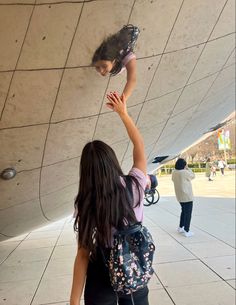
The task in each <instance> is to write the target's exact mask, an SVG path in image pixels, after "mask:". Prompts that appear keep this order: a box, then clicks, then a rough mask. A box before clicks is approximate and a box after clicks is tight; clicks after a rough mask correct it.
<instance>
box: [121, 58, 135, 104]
mask: <svg viewBox="0 0 236 305" xmlns="http://www.w3.org/2000/svg"><path fill="white" fill-rule="evenodd" d="M125 67H126V70H127V82H126V85H125V87H124V90H123V94H124V99H125V100H127V99H128V98H129V97H130V95H131V94H132V92H133V90H134V87H135V85H136V81H137V78H136V58H133V59H131V60H130V61H129V62H128V63H127V65H126V66H125Z"/></svg>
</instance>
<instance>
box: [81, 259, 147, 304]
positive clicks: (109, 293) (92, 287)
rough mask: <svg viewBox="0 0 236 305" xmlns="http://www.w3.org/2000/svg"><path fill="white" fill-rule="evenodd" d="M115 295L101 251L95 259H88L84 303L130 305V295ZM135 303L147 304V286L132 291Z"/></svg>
mask: <svg viewBox="0 0 236 305" xmlns="http://www.w3.org/2000/svg"><path fill="white" fill-rule="evenodd" d="M118 299H119V300H118ZM118 299H117V295H116V294H115V292H114V290H113V289H112V287H111V284H110V279H109V273H108V269H107V267H106V266H105V264H104V260H103V257H102V255H101V253H98V255H97V259H96V261H90V262H89V265H88V271H87V279H86V284H85V291H84V300H85V305H117V302H118V304H119V305H132V304H133V303H132V299H131V295H119V298H118ZM133 300H134V304H135V305H149V303H148V288H147V287H145V288H143V289H140V290H138V291H136V292H134V293H133Z"/></svg>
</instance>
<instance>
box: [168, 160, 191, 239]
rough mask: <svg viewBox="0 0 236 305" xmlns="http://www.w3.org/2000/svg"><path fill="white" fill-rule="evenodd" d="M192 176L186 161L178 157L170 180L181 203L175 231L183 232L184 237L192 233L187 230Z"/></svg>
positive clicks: (189, 219) (189, 217)
mask: <svg viewBox="0 0 236 305" xmlns="http://www.w3.org/2000/svg"><path fill="white" fill-rule="evenodd" d="M194 178H195V174H194V173H193V172H192V170H191V169H189V168H188V166H187V163H186V161H185V160H184V159H182V158H180V159H178V160H177V161H176V163H175V169H174V170H173V172H172V181H173V182H174V188H175V195H176V198H177V200H178V201H179V203H180V205H181V215H180V223H179V228H178V229H177V231H178V232H179V233H183V234H184V236H185V237H190V236H193V235H194V233H193V232H191V231H190V230H189V228H190V222H191V217H192V209H193V191H192V183H191V180H192V179H194Z"/></svg>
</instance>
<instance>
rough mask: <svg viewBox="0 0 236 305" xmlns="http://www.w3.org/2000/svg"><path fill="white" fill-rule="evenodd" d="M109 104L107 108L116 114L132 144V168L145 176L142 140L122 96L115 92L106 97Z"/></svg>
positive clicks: (145, 165) (145, 168)
mask: <svg viewBox="0 0 236 305" xmlns="http://www.w3.org/2000/svg"><path fill="white" fill-rule="evenodd" d="M107 98H108V100H109V103H107V106H108V107H109V108H111V109H113V110H114V111H115V112H117V113H118V115H119V116H120V118H121V120H122V122H123V123H124V125H125V128H126V130H127V133H128V135H129V138H130V140H131V142H132V143H133V146H134V148H133V160H134V167H136V168H138V169H140V170H141V171H142V172H143V173H144V174H145V175H146V172H147V164H146V157H145V150H144V142H143V138H142V136H141V134H140V132H139V130H138V128H137V127H136V126H135V124H134V122H133V120H132V118H131V117H130V116H129V114H128V112H127V108H126V100H125V99H124V98H123V96H122V97H121V98H120V97H119V95H118V93H117V92H113V93H111V94H109V95H107Z"/></svg>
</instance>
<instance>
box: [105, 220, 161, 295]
mask: <svg viewBox="0 0 236 305" xmlns="http://www.w3.org/2000/svg"><path fill="white" fill-rule="evenodd" d="M154 251H155V245H154V242H153V239H152V236H151V234H150V233H149V232H148V229H147V228H146V227H144V226H143V225H142V224H141V223H137V224H135V225H133V226H130V227H128V228H127V229H125V230H123V231H119V232H116V234H115V235H114V243H113V247H112V248H111V252H110V257H109V260H108V268H109V275H110V280H111V285H112V287H113V289H114V290H115V292H117V293H123V294H132V293H133V292H135V291H137V290H139V289H141V288H144V287H145V286H147V284H148V282H149V280H150V278H151V276H152V274H153V272H154V270H153V268H152V262H153V256H154Z"/></svg>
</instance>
